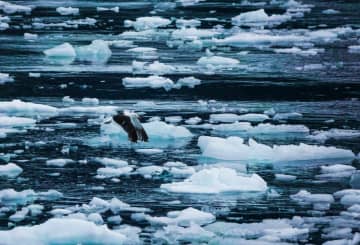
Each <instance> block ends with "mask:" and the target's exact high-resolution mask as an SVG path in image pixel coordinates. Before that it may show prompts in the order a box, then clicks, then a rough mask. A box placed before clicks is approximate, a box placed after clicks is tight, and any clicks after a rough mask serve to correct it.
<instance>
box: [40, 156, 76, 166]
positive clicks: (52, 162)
mask: <svg viewBox="0 0 360 245" xmlns="http://www.w3.org/2000/svg"><path fill="white" fill-rule="evenodd" d="M70 163H74V160H72V159H66V158H58V159H51V160H47V161H46V165H47V166H54V167H64V166H65V165H67V164H70Z"/></svg>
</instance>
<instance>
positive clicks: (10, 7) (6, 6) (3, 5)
mask: <svg viewBox="0 0 360 245" xmlns="http://www.w3.org/2000/svg"><path fill="white" fill-rule="evenodd" d="M0 9H1V10H2V11H4V13H6V14H15V13H25V14H30V13H31V10H32V9H31V7H28V6H24V5H19V4H13V3H9V2H6V1H0Z"/></svg>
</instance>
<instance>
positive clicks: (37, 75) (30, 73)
mask: <svg viewBox="0 0 360 245" xmlns="http://www.w3.org/2000/svg"><path fill="white" fill-rule="evenodd" d="M28 75H29V77H41V73H39V72H29V74H28Z"/></svg>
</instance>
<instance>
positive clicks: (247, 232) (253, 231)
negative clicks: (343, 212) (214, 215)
mask: <svg viewBox="0 0 360 245" xmlns="http://www.w3.org/2000/svg"><path fill="white" fill-rule="evenodd" d="M292 223H293V220H288V219H265V220H263V221H262V222H259V223H242V224H238V223H228V222H215V223H213V224H210V225H208V226H206V227H205V229H206V230H208V231H211V232H213V233H215V234H216V235H218V236H219V237H220V238H221V240H220V241H219V242H220V244H222V240H223V239H224V238H226V237H227V238H229V237H230V238H234V240H230V241H232V243H230V244H259V245H260V244H269V245H270V244H288V243H281V242H280V241H294V242H295V241H301V240H303V239H306V238H307V236H308V233H309V229H308V228H297V227H294V226H295V225H293V224H292ZM264 237H271V238H273V240H272V242H271V241H269V242H266V240H265V241H264V240H253V239H255V238H264ZM240 238H249V239H251V240H242V239H240ZM252 241H253V242H254V243H252Z"/></svg>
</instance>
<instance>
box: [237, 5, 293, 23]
mask: <svg viewBox="0 0 360 245" xmlns="http://www.w3.org/2000/svg"><path fill="white" fill-rule="evenodd" d="M291 18H292V16H291V15H289V14H283V15H279V14H274V15H268V14H267V13H266V12H265V11H264V9H259V10H255V11H250V12H245V13H241V14H240V15H238V16H236V17H233V18H232V19H231V20H232V23H233V24H234V25H239V26H270V27H271V26H276V25H279V24H281V23H284V22H286V21H288V20H290V19H291Z"/></svg>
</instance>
